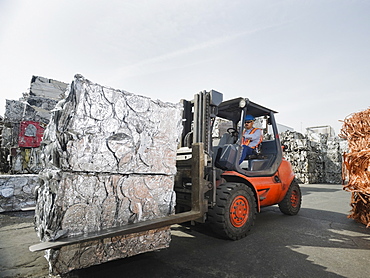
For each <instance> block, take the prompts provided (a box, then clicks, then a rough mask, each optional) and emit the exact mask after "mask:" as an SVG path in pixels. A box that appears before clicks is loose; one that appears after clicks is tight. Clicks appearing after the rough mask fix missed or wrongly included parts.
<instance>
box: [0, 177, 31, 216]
mask: <svg viewBox="0 0 370 278" xmlns="http://www.w3.org/2000/svg"><path fill="white" fill-rule="evenodd" d="M37 185H38V176H37V175H0V212H4V211H19V210H22V209H24V208H28V207H33V206H35V190H36V187H37Z"/></svg>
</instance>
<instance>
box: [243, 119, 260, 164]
mask: <svg viewBox="0 0 370 278" xmlns="http://www.w3.org/2000/svg"><path fill="white" fill-rule="evenodd" d="M244 120H245V124H244V132H243V137H242V147H243V152H242V155H241V157H240V161H239V164H240V163H242V162H243V160H244V159H245V158H246V157H247V156H248V155H252V154H254V153H255V149H256V148H257V147H258V145H259V144H260V143H261V142H262V132H261V129H260V128H255V127H253V124H254V121H255V118H254V117H253V116H252V115H246V116H245V119H244Z"/></svg>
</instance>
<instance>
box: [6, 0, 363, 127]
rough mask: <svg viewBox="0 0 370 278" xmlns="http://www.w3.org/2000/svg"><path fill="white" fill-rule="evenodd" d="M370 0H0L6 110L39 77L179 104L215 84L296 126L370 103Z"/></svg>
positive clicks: (333, 119) (328, 121)
mask: <svg viewBox="0 0 370 278" xmlns="http://www.w3.org/2000/svg"><path fill="white" fill-rule="evenodd" d="M369 49H370V1H360V0H352V1H350V0H336V1H334V0H320V1H318V0H311V1H310V0H306V1H305V0H301V1H297V0H294V1H293V0H285V1H284V0H281V1H279V0H258V1H257V0H254V1H248V0H244V1H224V0H183V1H175V0H151V1H149V0H147V1H144V0H135V1H122V0H111V1H94V0H90V1H81V0H80V1H76V0H64V1H47V0H44V1H41V0H33V1H26V0H23V1H22V0H1V1H0V50H1V51H0V114H3V113H4V110H5V99H18V98H19V97H21V95H22V92H25V91H27V89H28V88H29V85H30V81H31V77H32V75H39V76H43V77H47V78H52V79H56V80H59V81H63V82H67V83H69V82H71V81H72V79H73V76H74V75H75V74H76V73H80V74H82V75H84V76H85V77H86V78H88V79H90V80H91V81H93V82H96V83H98V84H101V85H105V86H108V87H113V88H116V89H123V90H126V91H129V92H132V93H136V94H139V95H145V96H148V97H151V98H153V99H160V100H163V101H169V102H178V101H179V100H180V99H183V98H185V99H191V98H192V97H193V95H194V94H195V93H197V92H199V91H202V90H210V89H215V90H217V91H220V92H222V93H223V94H224V99H229V98H233V97H239V96H243V97H248V98H249V99H251V100H252V101H255V102H257V103H260V104H261V105H264V106H266V107H269V108H272V109H274V110H276V111H279V114H277V116H276V118H277V120H278V121H279V122H280V123H281V124H284V125H287V126H290V127H293V128H294V129H295V130H297V131H304V130H305V128H306V127H310V126H320V125H331V126H332V127H334V129H335V131H336V133H338V132H339V130H340V127H341V123H340V122H339V120H343V119H344V118H345V117H347V116H348V115H350V114H351V113H354V112H358V111H361V110H364V109H367V108H369V106H370V94H369V91H370V78H369V73H370V51H369Z"/></svg>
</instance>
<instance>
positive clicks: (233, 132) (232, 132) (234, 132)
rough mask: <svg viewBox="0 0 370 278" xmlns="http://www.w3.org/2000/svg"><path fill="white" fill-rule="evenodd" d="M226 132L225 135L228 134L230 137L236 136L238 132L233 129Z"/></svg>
mask: <svg viewBox="0 0 370 278" xmlns="http://www.w3.org/2000/svg"><path fill="white" fill-rule="evenodd" d="M226 131H227V133H229V134H230V135H232V136H236V135H238V131H237V130H236V129H235V128H233V127H229V128H228V129H227V130H226Z"/></svg>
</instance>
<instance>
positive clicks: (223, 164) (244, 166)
mask: <svg viewBox="0 0 370 278" xmlns="http://www.w3.org/2000/svg"><path fill="white" fill-rule="evenodd" d="M275 113H277V112H276V111H273V110H271V109H268V108H266V107H263V106H261V105H259V104H256V103H254V102H251V101H249V100H248V99H246V98H235V99H231V100H228V101H224V102H222V103H220V105H219V106H218V112H217V118H216V120H215V121H219V123H220V122H221V123H222V124H223V126H228V127H227V128H226V130H225V128H223V129H220V124H218V125H219V127H218V130H219V131H221V132H223V131H225V132H223V134H222V135H221V134H220V139H219V140H218V139H216V140H214V141H213V161H214V165H215V167H216V168H218V169H221V170H223V171H236V172H238V173H240V174H243V175H245V176H250V177H255V176H271V175H273V174H274V173H275V172H276V171H277V169H278V168H279V165H280V163H281V160H282V157H283V155H282V148H281V143H280V139H279V134H278V130H277V124H276V121H275V117H274V114H275ZM247 114H250V115H252V116H254V117H255V118H256V121H255V124H254V127H257V128H260V129H261V130H262V134H263V140H262V142H261V143H260V144H259V146H258V147H257V148H256V153H255V154H254V155H250V156H247V157H246V159H245V160H244V161H243V162H242V163H241V164H240V165H239V160H240V156H241V152H242V145H241V142H242V136H243V130H244V123H245V116H246V115H247ZM222 124H221V125H222Z"/></svg>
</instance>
